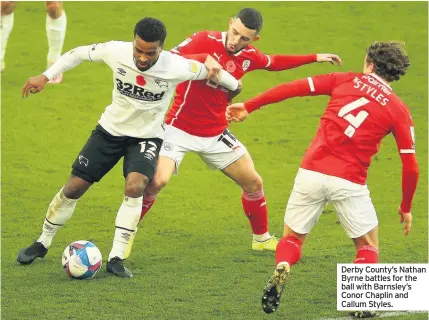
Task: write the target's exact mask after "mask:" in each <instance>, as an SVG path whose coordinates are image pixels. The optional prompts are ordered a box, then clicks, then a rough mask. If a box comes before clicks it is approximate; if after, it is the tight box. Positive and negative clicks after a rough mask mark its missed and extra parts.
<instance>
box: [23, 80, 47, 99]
mask: <svg viewBox="0 0 429 320" xmlns="http://www.w3.org/2000/svg"><path fill="white" fill-rule="evenodd" d="M48 81H49V79H48V78H47V77H46V76H45V75H43V74H41V75H40V76H35V77H31V78H30V79H28V80H27V82H26V83H25V84H24V87H23V88H22V98H24V97H28V95H29V94H30V93H37V92H40V91H42V90H43V89H44V88H45V84H46V82H48Z"/></svg>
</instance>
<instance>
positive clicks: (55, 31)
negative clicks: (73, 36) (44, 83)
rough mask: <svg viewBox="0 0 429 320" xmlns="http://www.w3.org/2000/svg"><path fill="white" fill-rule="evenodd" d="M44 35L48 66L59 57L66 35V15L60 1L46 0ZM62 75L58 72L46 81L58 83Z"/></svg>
mask: <svg viewBox="0 0 429 320" xmlns="http://www.w3.org/2000/svg"><path fill="white" fill-rule="evenodd" d="M46 11H47V15H46V36H47V37H48V46H49V51H48V56H47V64H48V67H49V66H50V65H51V64H53V63H54V62H55V61H57V60H58V59H59V57H60V56H61V52H62V50H63V44H64V39H65V37H66V28H67V16H66V13H65V11H64V9H63V5H62V2H61V1H47V2H46ZM62 79H63V75H62V74H59V75H58V76H56V77H55V78H53V79H51V80H49V82H48V83H52V84H56V83H60V82H61V81H62Z"/></svg>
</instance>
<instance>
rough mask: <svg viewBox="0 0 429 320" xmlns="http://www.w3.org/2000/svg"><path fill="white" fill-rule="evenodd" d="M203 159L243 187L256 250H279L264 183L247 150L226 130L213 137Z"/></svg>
mask: <svg viewBox="0 0 429 320" xmlns="http://www.w3.org/2000/svg"><path fill="white" fill-rule="evenodd" d="M200 156H201V158H202V159H203V160H204V161H205V162H206V163H207V164H208V165H209V166H210V167H212V168H213V169H219V170H221V171H222V172H223V173H224V174H225V175H226V176H227V177H229V178H231V179H232V180H233V181H235V182H236V183H237V184H238V185H239V186H240V187H241V189H242V195H241V203H242V205H243V211H244V213H245V215H246V216H247V218H248V219H249V222H250V226H251V228H252V233H253V240H252V249H253V250H258V251H261V250H269V251H275V249H276V245H277V239H276V238H275V237H272V236H271V235H270V233H269V232H268V213H267V205H266V203H267V201H266V199H265V195H264V189H263V181H262V178H261V176H260V175H259V174H258V173H257V172H256V170H255V166H254V164H253V161H252V158H251V157H250V155H249V153H248V152H247V150H246V147H245V146H244V145H243V144H242V143H241V142H240V141H239V140H238V139H237V138H235V137H234V136H233V135H232V133H231V132H230V131H229V130H225V131H224V132H223V133H222V134H221V135H219V136H218V137H214V138H212V142H211V146H210V147H209V148H207V150H206V151H205V152H203V153H200Z"/></svg>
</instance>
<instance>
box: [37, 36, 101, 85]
mask: <svg viewBox="0 0 429 320" xmlns="http://www.w3.org/2000/svg"><path fill="white" fill-rule="evenodd" d="M101 45H102V44H93V45H89V46H80V47H77V48H74V49H72V50H70V51H67V52H66V53H64V54H63V55H62V56H61V57H60V58H59V59H58V60H57V61H56V62H55V63H54V64H53V65H52V66H50V67H49V68H48V69H47V70H46V71H45V72H43V75H45V76H46V77H47V78H48V79H49V80H51V79H52V78H54V77H55V76H57V75H58V74H60V73H62V72H66V71H67V70H70V69H72V68H74V67H76V66H78V65H79V64H81V63H82V62H83V61H103V60H104V58H105V56H106V54H107V53H106V52H107V49H106V48H105V46H103V49H101V47H100V46H101Z"/></svg>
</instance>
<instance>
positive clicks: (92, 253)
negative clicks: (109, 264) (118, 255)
mask: <svg viewBox="0 0 429 320" xmlns="http://www.w3.org/2000/svg"><path fill="white" fill-rule="evenodd" d="M61 260H62V261H61V263H62V265H63V268H64V270H65V271H66V272H67V274H68V275H69V277H70V278H74V279H91V278H92V277H94V276H95V274H96V273H97V272H98V270H100V268H101V262H102V256H101V252H100V250H99V249H98V248H97V246H96V245H95V244H93V243H92V242H90V241H86V240H79V241H74V242H72V243H70V244H69V245H68V246H67V247H66V248H65V250H64V252H63V256H62V259H61Z"/></svg>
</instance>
